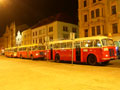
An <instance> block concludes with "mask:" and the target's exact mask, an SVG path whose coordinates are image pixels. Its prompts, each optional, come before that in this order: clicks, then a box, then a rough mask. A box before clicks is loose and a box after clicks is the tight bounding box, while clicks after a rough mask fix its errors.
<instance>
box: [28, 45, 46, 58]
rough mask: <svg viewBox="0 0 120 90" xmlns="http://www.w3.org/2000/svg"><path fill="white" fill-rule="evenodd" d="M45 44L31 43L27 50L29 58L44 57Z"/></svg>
mask: <svg viewBox="0 0 120 90" xmlns="http://www.w3.org/2000/svg"><path fill="white" fill-rule="evenodd" d="M45 48H46V47H45V45H40V44H36V45H32V46H31V50H30V51H29V58H31V59H44V58H45V51H46V50H45Z"/></svg>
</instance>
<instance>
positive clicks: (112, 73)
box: [0, 56, 120, 90]
mask: <svg viewBox="0 0 120 90" xmlns="http://www.w3.org/2000/svg"><path fill="white" fill-rule="evenodd" d="M119 86H120V60H115V61H111V62H110V64H109V65H107V66H90V65H82V64H74V65H72V64H70V63H55V62H53V61H43V60H27V59H18V58H6V57H4V56H0V90H120V87H119Z"/></svg>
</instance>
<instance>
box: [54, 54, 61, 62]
mask: <svg viewBox="0 0 120 90" xmlns="http://www.w3.org/2000/svg"><path fill="white" fill-rule="evenodd" d="M55 61H56V62H57V63H59V62H60V56H59V55H58V54H57V55H56V56H55Z"/></svg>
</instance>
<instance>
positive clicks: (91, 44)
mask: <svg viewBox="0 0 120 90" xmlns="http://www.w3.org/2000/svg"><path fill="white" fill-rule="evenodd" d="M82 47H93V41H92V40H88V41H83V42H82Z"/></svg>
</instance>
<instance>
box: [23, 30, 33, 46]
mask: <svg viewBox="0 0 120 90" xmlns="http://www.w3.org/2000/svg"><path fill="white" fill-rule="evenodd" d="M30 44H32V30H31V29H26V30H24V31H23V32H22V45H30Z"/></svg>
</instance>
